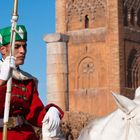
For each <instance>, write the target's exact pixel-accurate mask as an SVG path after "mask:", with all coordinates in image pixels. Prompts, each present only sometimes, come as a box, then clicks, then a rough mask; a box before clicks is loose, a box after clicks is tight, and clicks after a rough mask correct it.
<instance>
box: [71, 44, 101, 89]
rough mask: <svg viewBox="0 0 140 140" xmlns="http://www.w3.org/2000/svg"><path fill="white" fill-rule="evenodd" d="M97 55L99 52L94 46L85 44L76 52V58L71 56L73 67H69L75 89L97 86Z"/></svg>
mask: <svg viewBox="0 0 140 140" xmlns="http://www.w3.org/2000/svg"><path fill="white" fill-rule="evenodd" d="M95 56H97V53H95V50H94V48H91V46H90V45H85V47H84V48H80V49H79V50H77V52H75V56H74V57H75V59H72V58H70V60H71V62H70V65H71V66H72V67H70V69H69V74H70V77H71V78H72V79H73V80H72V81H73V86H74V87H73V88H74V90H75V89H77V90H80V89H91V88H94V87H95V85H96V82H95V81H96V80H97V65H96V64H95V63H96V62H95ZM99 61H100V60H99Z"/></svg>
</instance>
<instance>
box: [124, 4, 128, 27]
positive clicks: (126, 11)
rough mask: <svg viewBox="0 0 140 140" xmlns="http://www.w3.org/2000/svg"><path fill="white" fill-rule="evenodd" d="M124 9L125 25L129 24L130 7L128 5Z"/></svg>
mask: <svg viewBox="0 0 140 140" xmlns="http://www.w3.org/2000/svg"><path fill="white" fill-rule="evenodd" d="M123 10H124V19H123V23H124V26H128V8H127V6H125V7H124V9H123Z"/></svg>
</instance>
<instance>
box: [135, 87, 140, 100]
mask: <svg viewBox="0 0 140 140" xmlns="http://www.w3.org/2000/svg"><path fill="white" fill-rule="evenodd" d="M138 97H140V87H138V88H137V89H136V90H135V98H138Z"/></svg>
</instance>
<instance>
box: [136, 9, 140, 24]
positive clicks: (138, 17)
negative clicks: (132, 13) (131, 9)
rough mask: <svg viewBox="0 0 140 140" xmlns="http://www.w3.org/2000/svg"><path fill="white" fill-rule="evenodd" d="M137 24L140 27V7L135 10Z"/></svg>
mask: <svg viewBox="0 0 140 140" xmlns="http://www.w3.org/2000/svg"><path fill="white" fill-rule="evenodd" d="M137 25H138V26H139V27H140V9H139V10H138V12H137Z"/></svg>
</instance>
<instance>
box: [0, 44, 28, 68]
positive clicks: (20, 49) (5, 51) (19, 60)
mask: <svg viewBox="0 0 140 140" xmlns="http://www.w3.org/2000/svg"><path fill="white" fill-rule="evenodd" d="M26 46H27V44H26V42H25V41H16V42H15V48H14V57H15V58H16V60H15V63H16V66H19V65H22V64H24V59H25V55H26V51H27V50H26ZM0 49H1V54H2V57H3V58H4V59H5V58H6V57H7V56H8V55H9V54H10V44H7V45H5V46H2V47H1V48H0Z"/></svg>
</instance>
